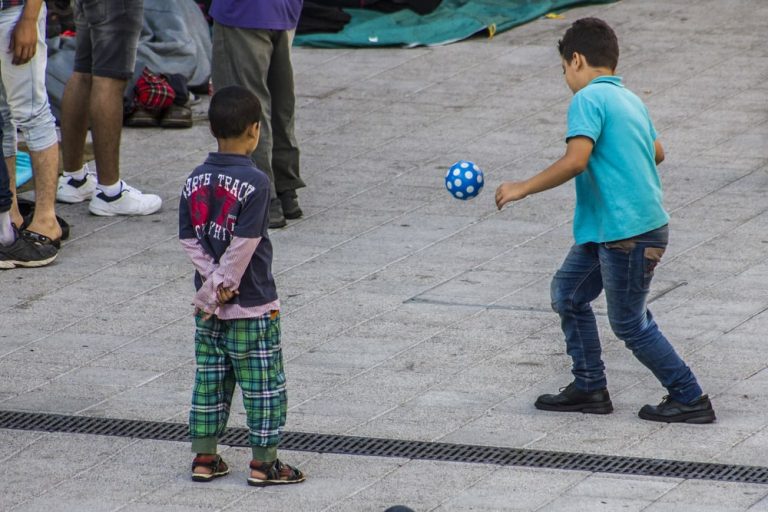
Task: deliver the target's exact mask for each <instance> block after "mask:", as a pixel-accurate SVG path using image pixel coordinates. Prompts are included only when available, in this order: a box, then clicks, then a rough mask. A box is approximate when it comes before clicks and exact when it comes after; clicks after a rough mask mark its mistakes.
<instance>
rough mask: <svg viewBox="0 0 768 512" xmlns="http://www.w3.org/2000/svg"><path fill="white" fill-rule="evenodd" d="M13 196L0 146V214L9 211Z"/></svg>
mask: <svg viewBox="0 0 768 512" xmlns="http://www.w3.org/2000/svg"><path fill="white" fill-rule="evenodd" d="M0 126H3V118H2V116H0ZM2 138H3V130H2V128H0V140H2ZM12 201H13V194H11V178H10V176H9V175H8V167H7V166H6V165H5V155H4V154H3V149H2V145H0V213H7V212H9V211H11V204H12Z"/></svg>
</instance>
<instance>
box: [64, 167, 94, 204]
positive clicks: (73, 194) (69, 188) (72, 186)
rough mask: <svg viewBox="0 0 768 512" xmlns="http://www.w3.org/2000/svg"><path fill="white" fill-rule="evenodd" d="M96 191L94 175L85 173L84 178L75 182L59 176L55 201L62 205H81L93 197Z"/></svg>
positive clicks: (70, 178) (67, 177) (68, 177)
mask: <svg viewBox="0 0 768 512" xmlns="http://www.w3.org/2000/svg"><path fill="white" fill-rule="evenodd" d="M94 190H96V174H94V173H92V172H86V174H85V178H83V179H82V180H76V179H75V178H72V177H70V176H59V186H58V188H57V189H56V200H57V201H59V202H62V203H69V204H74V203H82V202H83V201H85V200H86V199H90V198H91V197H93V191H94Z"/></svg>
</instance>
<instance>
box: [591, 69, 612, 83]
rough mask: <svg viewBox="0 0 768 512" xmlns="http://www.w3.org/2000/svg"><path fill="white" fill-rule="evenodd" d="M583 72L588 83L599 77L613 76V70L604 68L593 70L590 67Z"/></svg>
mask: <svg viewBox="0 0 768 512" xmlns="http://www.w3.org/2000/svg"><path fill="white" fill-rule="evenodd" d="M585 71H586V72H587V77H588V78H589V81H590V82H591V81H592V80H594V79H595V78H597V77H599V76H613V75H614V74H615V71H614V70H612V69H611V68H605V67H601V68H593V67H591V66H590V67H588V68H587V69H586V70H585Z"/></svg>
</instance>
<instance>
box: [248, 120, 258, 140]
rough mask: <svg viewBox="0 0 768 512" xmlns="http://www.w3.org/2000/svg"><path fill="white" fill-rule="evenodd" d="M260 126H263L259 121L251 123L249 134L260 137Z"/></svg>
mask: <svg viewBox="0 0 768 512" xmlns="http://www.w3.org/2000/svg"><path fill="white" fill-rule="evenodd" d="M260 128H261V125H260V123H259V122H255V123H253V124H252V125H250V126H249V127H248V135H250V136H251V137H254V138H256V139H258V138H259V132H260V131H261V130H260Z"/></svg>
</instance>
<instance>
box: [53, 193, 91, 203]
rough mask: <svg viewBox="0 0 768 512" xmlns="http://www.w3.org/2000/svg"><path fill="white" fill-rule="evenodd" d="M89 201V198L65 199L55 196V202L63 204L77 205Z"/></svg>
mask: <svg viewBox="0 0 768 512" xmlns="http://www.w3.org/2000/svg"><path fill="white" fill-rule="evenodd" d="M90 199H91V196H88V197H83V198H82V199H81V198H79V197H65V196H59V195H57V196H56V201H58V202H59V203H64V204H78V203H83V202H85V201H89V200H90Z"/></svg>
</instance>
